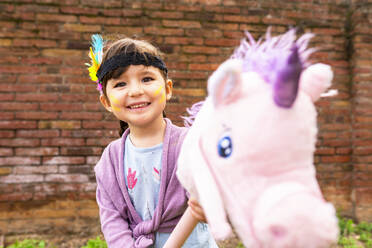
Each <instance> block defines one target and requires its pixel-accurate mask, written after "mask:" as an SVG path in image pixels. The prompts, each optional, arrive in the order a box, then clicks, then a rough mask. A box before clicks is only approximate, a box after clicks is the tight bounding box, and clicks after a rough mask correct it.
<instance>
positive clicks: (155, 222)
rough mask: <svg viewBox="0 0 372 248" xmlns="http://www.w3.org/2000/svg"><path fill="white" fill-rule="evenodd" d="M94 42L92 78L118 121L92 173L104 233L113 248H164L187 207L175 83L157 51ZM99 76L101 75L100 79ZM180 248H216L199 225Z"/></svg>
mask: <svg viewBox="0 0 372 248" xmlns="http://www.w3.org/2000/svg"><path fill="white" fill-rule="evenodd" d="M102 47H103V42H102V38H101V37H100V36H99V35H95V36H93V50H92V49H91V51H90V57H91V58H92V65H91V67H90V68H89V72H90V75H91V78H92V80H94V81H96V82H97V84H98V85H97V88H98V90H99V91H100V93H101V95H100V101H101V103H102V105H103V106H104V107H105V108H106V109H107V110H108V111H109V112H111V113H113V114H114V116H115V117H116V118H118V119H119V120H120V126H121V132H120V135H121V138H119V139H117V140H115V141H113V142H111V143H110V144H109V145H108V146H107V147H106V149H105V150H104V152H103V154H102V157H101V159H100V160H99V162H98V164H97V165H96V167H95V173H96V179H97V203H98V206H99V211H100V220H101V228H102V232H103V234H104V236H105V240H106V242H107V244H108V246H109V247H112V248H123V247H124V248H125V247H128V248H129V247H130V248H131V247H156V248H157V247H159V248H160V247H162V246H163V245H164V243H165V242H166V241H167V239H168V237H169V235H170V233H171V232H172V230H173V229H174V227H175V226H176V224H177V222H178V220H179V219H180V217H181V216H182V214H183V212H184V211H185V209H186V207H187V196H186V193H185V191H184V189H183V188H182V186H181V185H180V183H179V182H178V179H177V178H176V173H175V172H176V160H177V157H178V153H179V150H180V146H181V143H182V140H183V137H184V135H185V132H186V130H185V128H180V127H177V126H175V125H173V124H172V122H171V121H170V120H169V119H166V118H164V114H163V113H164V108H165V105H166V101H167V100H169V99H170V98H171V96H172V87H173V85H172V81H171V80H170V79H168V70H167V68H166V66H165V64H164V62H163V60H162V59H161V54H160V51H159V50H158V49H157V48H155V47H154V46H152V45H151V44H149V43H148V42H145V41H140V40H133V39H129V38H125V39H120V40H118V41H116V42H114V43H112V44H111V45H110V46H109V47H108V49H107V50H106V51H105V53H104V54H102ZM97 69H98V71H97ZM183 247H195V248H196V247H198V248H199V247H217V246H216V244H215V242H214V240H213V239H212V238H211V236H210V234H209V232H208V228H207V225H206V224H204V223H199V224H198V225H197V226H196V228H195V229H194V230H193V232H192V234H191V235H190V237H189V238H188V239H187V241H186V243H185V245H184V246H183Z"/></svg>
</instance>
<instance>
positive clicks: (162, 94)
mask: <svg viewBox="0 0 372 248" xmlns="http://www.w3.org/2000/svg"><path fill="white" fill-rule="evenodd" d="M159 94H161V97H160V100H159V102H160V103H162V102H164V101H165V91H163V86H162V85H161V86H159V88H158V89H157V90H155V95H154V96H157V95H159Z"/></svg>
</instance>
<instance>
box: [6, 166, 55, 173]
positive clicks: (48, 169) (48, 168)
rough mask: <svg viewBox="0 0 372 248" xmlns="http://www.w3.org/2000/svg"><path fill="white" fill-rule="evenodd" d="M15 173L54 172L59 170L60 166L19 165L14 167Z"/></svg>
mask: <svg viewBox="0 0 372 248" xmlns="http://www.w3.org/2000/svg"><path fill="white" fill-rule="evenodd" d="M13 170H14V172H13V173H14V174H16V175H19V174H28V175H30V174H53V173H57V172H58V166H56V165H48V166H17V167H15V168H14V169H13Z"/></svg>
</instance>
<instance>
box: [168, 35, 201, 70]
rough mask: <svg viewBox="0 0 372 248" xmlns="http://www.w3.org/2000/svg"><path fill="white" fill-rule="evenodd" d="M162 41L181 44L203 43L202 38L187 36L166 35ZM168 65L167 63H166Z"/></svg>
mask: <svg viewBox="0 0 372 248" xmlns="http://www.w3.org/2000/svg"><path fill="white" fill-rule="evenodd" d="M164 42H165V43H166V44H175V45H178V44H182V45H188V44H190V45H202V44H203V42H204V41H203V39H202V38H197V37H194V38H188V37H166V38H165V40H164ZM167 65H169V63H167ZM178 69H180V68H178Z"/></svg>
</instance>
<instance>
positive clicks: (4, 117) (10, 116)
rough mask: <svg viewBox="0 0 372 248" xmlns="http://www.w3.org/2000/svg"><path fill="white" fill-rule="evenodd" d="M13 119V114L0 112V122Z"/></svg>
mask: <svg viewBox="0 0 372 248" xmlns="http://www.w3.org/2000/svg"><path fill="white" fill-rule="evenodd" d="M13 119H14V113H12V112H2V113H0V120H13ZM0 126H1V124H0Z"/></svg>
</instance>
